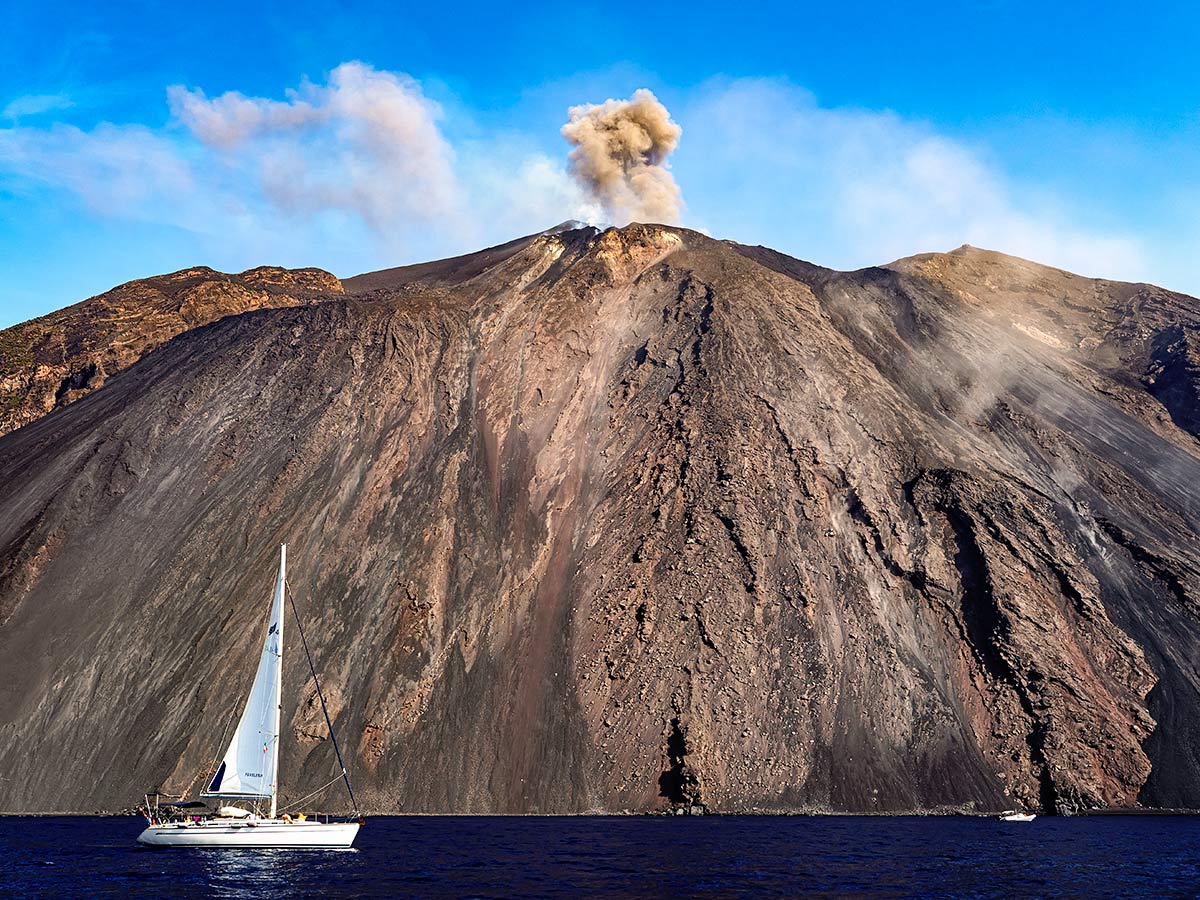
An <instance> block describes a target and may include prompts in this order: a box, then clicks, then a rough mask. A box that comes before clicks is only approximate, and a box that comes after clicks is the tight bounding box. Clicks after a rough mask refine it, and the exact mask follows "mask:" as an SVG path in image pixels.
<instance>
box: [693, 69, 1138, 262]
mask: <svg viewBox="0 0 1200 900" xmlns="http://www.w3.org/2000/svg"><path fill="white" fill-rule="evenodd" d="M681 112H682V116H681V118H683V120H684V122H685V124H686V126H687V133H688V141H687V142H685V143H684V144H683V145H682V146H681V148H680V151H679V153H678V154H677V158H676V172H677V174H678V175H679V177H680V180H681V181H683V182H684V183H685V184H686V185H690V184H696V183H699V184H708V185H711V186H712V188H713V190H712V192H707V193H704V192H693V195H692V199H691V208H692V210H693V213H694V214H695V215H696V217H697V219H698V220H699V221H701V222H702V223H703V224H705V225H708V226H709V227H710V228H711V229H712V230H713V231H715V232H717V233H720V234H722V235H728V236H730V237H734V238H735V239H738V240H747V239H750V240H759V239H761V240H763V241H764V242H767V243H772V245H773V246H775V247H777V248H779V249H781V250H784V251H786V252H791V253H796V254H799V255H802V256H806V257H807V258H810V259H814V260H815V261H816V262H820V263H823V264H826V265H835V266H840V267H845V268H850V267H858V266H865V265H871V264H875V263H881V262H885V261H889V260H892V259H895V258H897V257H901V256H906V255H909V254H913V253H919V252H924V251H928V250H948V249H952V248H954V247H956V246H958V245H960V244H963V243H970V244H976V245H978V246H983V247H989V248H992V249H997V250H1002V251H1005V252H1008V253H1012V254H1016V255H1020V256H1026V257H1029V258H1032V259H1035V260H1037V261H1039V262H1045V263H1050V264H1053V265H1058V266H1062V267H1064V268H1068V269H1073V270H1075V271H1078V272H1082V273H1084V274H1089V275H1108V276H1112V277H1118V278H1135V277H1139V276H1141V275H1142V274H1144V271H1145V249H1144V247H1143V246H1142V244H1141V242H1140V241H1139V240H1138V239H1137V238H1136V237H1135V236H1133V235H1131V234H1126V233H1120V232H1111V231H1107V230H1104V229H1096V228H1091V227H1088V226H1087V224H1086V223H1082V224H1081V223H1080V222H1079V221H1078V217H1076V216H1073V215H1072V214H1071V213H1070V211H1069V210H1067V209H1065V208H1064V205H1063V204H1062V202H1061V201H1059V200H1058V199H1057V198H1056V197H1055V196H1054V195H1053V194H1052V193H1051V192H1049V191H1045V190H1041V189H1038V188H1037V187H1036V186H1030V185H1021V186H1017V185H1014V184H1013V183H1011V182H1010V180H1009V179H1008V178H1006V177H1005V174H1004V173H1003V172H1002V171H1001V170H1000V169H999V168H998V167H996V166H994V165H991V164H989V162H988V161H987V159H986V157H985V155H984V153H983V152H982V151H980V150H978V149H975V148H972V147H971V146H968V145H967V144H965V143H963V142H961V141H957V140H954V139H952V138H949V137H947V136H945V135H942V134H939V133H938V132H937V131H936V130H935V129H934V128H933V127H931V126H929V125H927V124H925V123H922V122H918V121H912V120H908V119H905V118H903V117H901V116H898V115H896V114H894V113H890V112H881V111H876V110H863V109H854V108H829V107H823V106H821V105H820V104H819V103H818V102H817V100H816V98H815V97H814V96H813V95H812V94H811V93H809V92H808V91H805V90H803V89H801V88H798V87H796V86H794V85H791V84H788V83H785V82H781V81H776V80H763V79H747V80H738V81H726V82H714V83H711V84H709V85H707V86H706V87H705V88H704V89H702V90H701V91H700V92H699V95H698V97H697V98H696V99H695V100H694V101H693V102H692V103H691V104H690V105H689V106H688V107H686V108H685V109H683V110H682V111H681Z"/></svg>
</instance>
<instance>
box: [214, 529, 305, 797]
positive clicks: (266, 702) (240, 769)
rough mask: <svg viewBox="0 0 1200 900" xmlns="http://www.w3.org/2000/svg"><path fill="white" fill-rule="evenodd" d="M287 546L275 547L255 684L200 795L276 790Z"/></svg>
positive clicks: (246, 794)
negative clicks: (273, 579) (274, 575)
mask: <svg viewBox="0 0 1200 900" xmlns="http://www.w3.org/2000/svg"><path fill="white" fill-rule="evenodd" d="M286 563H287V547H286V545H285V546H284V547H282V548H281V549H280V555H279V577H278V579H277V580H276V582H275V598H274V601H273V602H272V604H271V618H270V624H269V625H268V626H267V636H266V638H265V640H264V641H263V648H262V656H261V657H259V661H258V672H257V673H256V674H255V676H254V686H253V687H252V688H251V689H250V696H249V698H248V699H247V700H246V708H245V709H244V710H243V711H242V718H241V721H239V722H238V727H237V731H235V732H234V734H233V740H232V741H230V743H229V749H228V750H226V751H225V757H224V759H223V760H222V762H221V765H220V766H218V767H217V773H216V774H215V775H214V776H213V779H212V781H211V782H210V783H209V785H208V790H206V791H204V792H203V793H202V794H201V796H205V797H243V798H251V797H255V798H258V797H261V798H266V797H270V798H271V799H272V804H271V805H272V806H274V798H275V792H276V769H277V768H278V762H279V701H280V696H279V695H280V684H281V680H282V679H281V676H282V669H283V665H282V664H283V653H282V648H283V594H284V585H285V566H286Z"/></svg>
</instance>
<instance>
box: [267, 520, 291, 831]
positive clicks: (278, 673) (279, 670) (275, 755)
mask: <svg viewBox="0 0 1200 900" xmlns="http://www.w3.org/2000/svg"><path fill="white" fill-rule="evenodd" d="M286 568H287V544H280V545H279V591H280V594H281V595H282V593H283V590H284V585H286V584H287V580H286V579H287V573H286V571H285V570H286ZM279 613H280V615H279V619H278V623H279V633H278V635H277V637H278V639H279V665H277V666H276V667H275V698H276V703H275V727H274V728H273V729H272V731H273V732H274V735H275V738H274V740H272V741H271V745H272V746H271V762H272V765H271V818H272V819H273V818H275V809H276V806H277V804H278V802H279V728H280V718H281V716H282V714H283V620H284V618H285V617H284V615H283V610H282V609H280V610H279Z"/></svg>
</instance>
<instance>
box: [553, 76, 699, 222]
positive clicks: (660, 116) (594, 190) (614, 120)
mask: <svg viewBox="0 0 1200 900" xmlns="http://www.w3.org/2000/svg"><path fill="white" fill-rule="evenodd" d="M682 133H683V129H682V128H680V127H679V126H678V125H677V124H676V123H675V122H672V121H671V114H670V113H669V112H667V108H666V107H665V106H663V105H662V104H661V103H660V102H659V101H658V98H657V97H655V96H654V94H653V93H651V92H650V91H648V90H647V89H645V88H641V89H639V90H637V91H634V93H633V96H632V97H630V98H629V99H628V100H605V101H604V102H603V103H600V104H596V105H591V104H584V105H582V106H572V107H571V108H570V110H568V112H567V124H565V125H564V126H563V127H562V136H563V137H565V138H566V139H567V140H568V141H569V142H570V143H571V144H573V145H574V147H575V149H574V150H572V151H571V155H570V160H571V173H572V175H574V176H575V179H576V180H577V181H578V182H579V183H580V184H581V185H582V186H583V188H584V189H585V190H587V191H588V193H589V194H591V196H592V197H594V198H595V200H596V201H597V202H598V203H599V204H600V205H601V206H602V207H603V208H604V211H605V213H606V214H607V215H608V216H609V217H610V218H611V219H612V220H613V222H614V223H615V224H618V225H624V224H626V223H628V222H630V221H635V220H636V221H643V222H664V223H673V222H677V221H678V220H679V213H680V209H681V208H682V206H683V200H682V198H681V196H680V193H679V185H677V184H676V183H675V178H674V176H673V175H672V174H671V169H670V166H669V165H668V163H667V157H668V156H670V155H671V152H672V151H673V150H674V149H675V147H676V146H677V145H678V144H679V136H680V135H681V134H682Z"/></svg>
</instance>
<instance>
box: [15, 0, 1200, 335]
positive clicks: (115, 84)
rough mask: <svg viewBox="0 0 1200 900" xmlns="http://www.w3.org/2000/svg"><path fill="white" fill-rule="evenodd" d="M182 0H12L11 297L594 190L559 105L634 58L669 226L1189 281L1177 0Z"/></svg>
mask: <svg viewBox="0 0 1200 900" xmlns="http://www.w3.org/2000/svg"><path fill="white" fill-rule="evenodd" d="M183 9H184V7H179V6H177V5H174V4H172V5H167V4H161V5H152V4H142V3H125V4H120V3H118V4H113V5H111V6H105V5H94V4H87V5H84V4H78V5H76V4H71V3H59V4H33V3H30V2H24V0H18V2H17V3H10V4H7V5H6V6H5V9H4V11H3V13H0V278H2V283H0V327H3V326H6V325H9V324H12V323H14V322H17V321H21V320H23V319H26V318H30V317H32V316H35V315H40V314H42V313H45V312H48V311H50V310H52V309H56V308H58V307H61V306H64V305H66V304H68V303H71V302H75V301H77V300H80V299H83V298H85V297H87V296H90V295H92V294H96V293H99V292H101V291H103V290H106V289H108V288H109V287H111V286H113V285H115V284H118V283H120V282H123V281H126V280H129V279H132V278H138V277H144V276H147V275H151V274H155V273H159V272H165V271H171V270H174V269H179V268H182V267H185V266H189V265H195V264H206V265H211V266H213V267H214V268H218V269H222V270H225V271H238V270H241V269H244V268H248V267H250V266H252V265H257V264H265V263H274V264H280V265H289V266H299V265H317V266H321V267H323V268H327V269H329V270H331V271H333V272H334V273H335V274H338V275H343V276H345V275H351V274H355V273H357V272H360V271H365V270H370V269H374V268H382V267H385V266H390V265H397V264H401V263H405V262H411V261H415V260H419V259H422V258H429V257H432V256H442V255H449V254H453V253H459V252H466V251H469V250H472V249H475V248H477V247H479V246H483V245H486V244H489V243H496V242H499V241H503V240H506V239H508V238H510V237H513V236H515V235H517V234H520V233H526V232H529V231H533V230H537V229H540V228H543V227H548V226H550V225H552V224H554V223H556V222H557V221H560V220H562V219H565V218H568V217H571V216H574V215H578V214H581V213H582V214H586V213H587V211H588V210H589V209H591V208H592V207H589V206H588V202H587V201H588V198H587V197H586V196H584V195H582V194H581V192H580V190H579V188H578V187H577V186H576V185H575V184H574V183H573V182H572V181H571V179H570V177H569V176H568V174H567V171H566V156H567V152H568V150H569V149H570V148H569V147H568V145H567V144H566V142H565V141H564V140H563V138H562V137H561V136H560V134H559V129H560V127H561V126H562V124H563V123H564V122H565V120H566V115H567V108H568V107H570V106H572V105H576V104H583V103H598V102H601V101H603V100H605V99H606V98H609V97H614V98H624V97H628V96H630V95H631V94H632V93H633V91H634V90H636V89H638V88H642V87H645V88H649V89H650V90H652V91H653V92H654V93H655V95H656V96H657V97H658V98H659V100H661V101H662V103H663V104H664V105H665V106H666V107H667V109H668V110H669V111H670V113H671V115H672V117H673V118H674V120H675V121H676V122H678V123H679V124H680V125H681V126H682V128H683V137H682V139H681V141H680V143H679V147H678V149H677V150H676V151H675V153H674V154H673V155H672V156H671V158H670V160H669V163H670V166H671V168H672V172H673V174H674V176H675V179H676V181H677V182H678V184H679V187H680V189H681V192H682V196H683V200H684V204H685V208H684V212H683V214H682V216H681V224H684V225H687V226H689V227H695V228H700V229H703V230H705V231H707V232H709V233H712V234H714V235H716V236H719V237H728V238H732V239H735V240H740V241H743V242H748V243H764V244H769V245H771V246H774V247H776V248H777V249H780V250H782V251H784V252H787V253H790V254H793V255H796V256H800V257H803V258H806V259H810V260H813V261H814V262H818V263H821V264H824V265H830V266H835V267H839V268H850V267H857V266H863V265H869V264H872V263H879V262H886V261H888V260H890V259H893V258H896V257H898V256H902V255H906V254H909V253H915V252H921V251H925V250H948V249H952V248H953V247H955V246H957V245H958V244H961V243H964V242H968V243H973V244H977V245H981V246H989V247H994V248H995V249H1000V250H1006V251H1009V252H1014V253H1017V254H1019V255H1023V256H1028V257H1031V258H1034V259H1037V260H1039V261H1043V262H1048V263H1052V264H1057V265H1062V266H1064V267H1066V268H1071V269H1074V270H1076V271H1079V272H1082V273H1083V274H1088V275H1103V276H1108V277H1115V278H1124V279H1129V280H1148V281H1153V282H1156V283H1159V284H1163V285H1165V286H1167V287H1171V288H1175V289H1178V290H1183V291H1187V292H1189V293H1193V294H1197V293H1200V252H1197V251H1198V250H1200V212H1198V210H1200V202H1198V201H1200V141H1198V138H1200V70H1198V69H1197V67H1196V65H1195V48H1196V46H1197V39H1198V38H1200V12H1197V11H1196V9H1197V8H1196V7H1194V6H1190V5H1187V4H1183V3H1178V4H1175V3H1166V4H1160V5H1158V6H1157V7H1156V8H1155V9H1153V11H1149V10H1143V11H1138V10H1136V9H1134V8H1133V5H1131V4H1122V5H1120V6H1117V5H1112V6H1106V5H1104V4H1081V3H1059V4H1055V5H1051V4H1032V3H1029V4H1025V3H1003V2H986V0H985V2H979V3H975V4H961V5H960V4H922V3H914V4H896V3H857V4H855V3H844V4H816V5H811V6H807V5H803V4H779V5H775V4H767V3H762V4H727V3H725V4H716V3H691V4H687V5H674V4H659V5H657V6H651V5H646V4H638V5H628V4H623V5H609V6H602V5H589V4H586V3H566V4H564V3H556V4H536V3H521V4H487V5H484V4H472V3H458V4H453V5H451V4H442V5H431V4H420V5H415V4H414V5H412V6H407V5H405V4H385V3H359V4H341V5H339V6H337V7H336V8H334V7H332V6H329V7H327V6H323V5H318V4H312V3H305V2H291V3H287V4H279V5H272V4H246V3H241V4H236V5H235V4H232V3H220V2H217V3H207V4H196V5H192V6H191V7H189V8H187V12H186V13H185V12H182V10H183ZM227 92H236V93H237V95H238V96H237V97H233V98H224V99H222V98H223V96H224V95H226V94H227ZM234 101H236V102H234ZM377 108H386V109H388V110H390V111H391V112H390V113H389V115H393V114H394V115H393V117H392V118H390V119H388V120H387V121H385V122H382V123H381V122H380V121H379V116H377V115H376V110H377ZM247 114H249V115H252V116H253V117H254V119H253V123H254V124H253V125H247V124H246V122H247V121H248V120H246V118H245V116H246V115H247ZM392 142H397V143H395V145H393V143H392Z"/></svg>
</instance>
